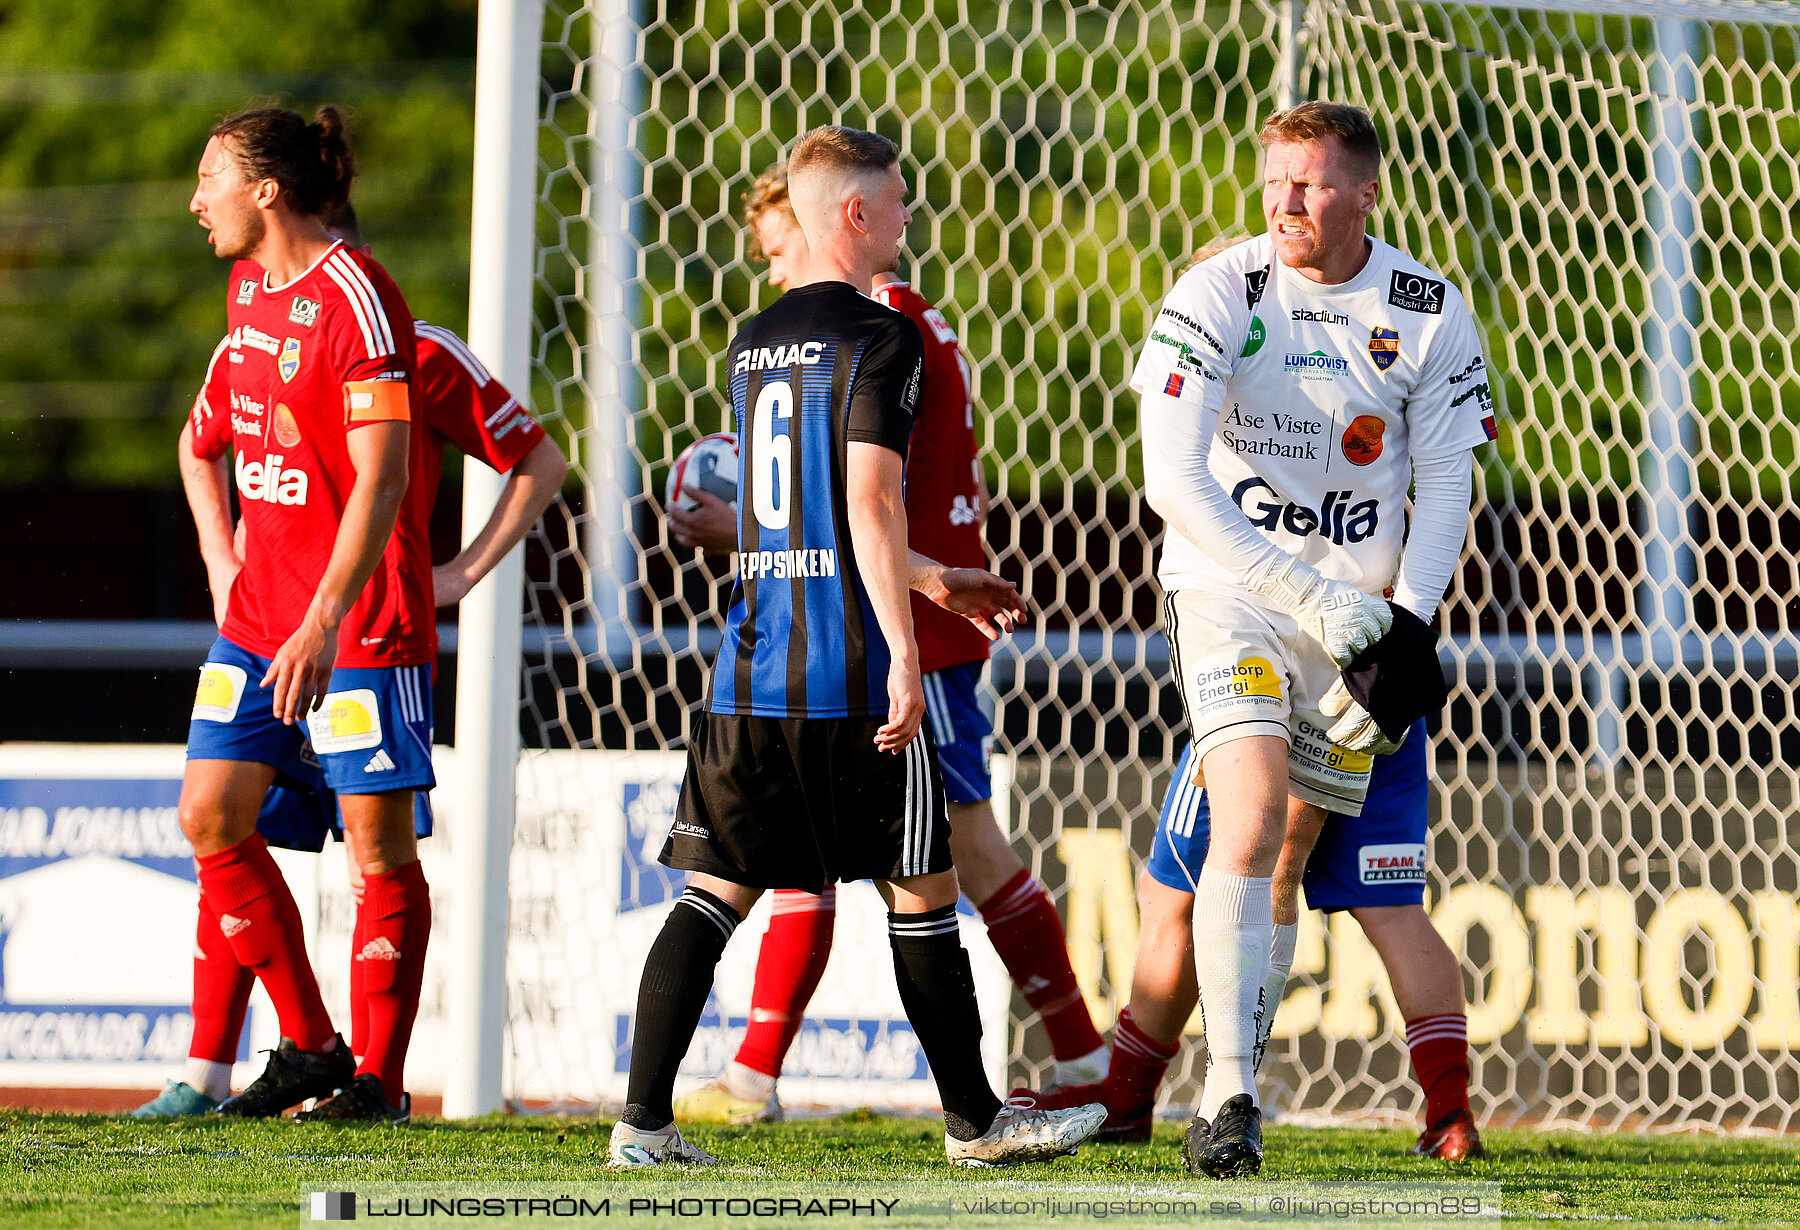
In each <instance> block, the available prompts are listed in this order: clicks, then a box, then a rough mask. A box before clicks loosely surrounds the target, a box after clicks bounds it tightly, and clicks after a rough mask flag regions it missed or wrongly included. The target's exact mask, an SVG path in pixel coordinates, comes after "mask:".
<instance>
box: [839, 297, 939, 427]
mask: <svg viewBox="0 0 1800 1230" xmlns="http://www.w3.org/2000/svg"><path fill="white" fill-rule="evenodd" d="M854 379H855V383H854V384H853V385H852V386H851V389H850V416H849V425H848V432H847V434H848V437H849V438H850V439H852V440H861V441H862V442H864V443H865V444H879V445H881V446H882V447H883V448H891V449H893V450H894V451H895V452H896V453H899V454H900V455H901V456H902V457H904V456H906V442H907V441H908V440H909V439H910V438H911V436H912V429H913V417H914V416H915V415H917V414H918V412H919V394H920V387H921V386H922V385H923V384H924V382H925V339H924V338H923V337H921V336H920V335H919V327H918V326H917V325H915V324H913V322H912V321H911V320H909V319H907V318H906V317H905V316H902V315H901V314H900V313H898V312H895V313H893V319H891V320H883V321H882V322H881V323H880V325H878V326H877V327H876V329H875V331H874V332H873V334H871V336H870V338H869V342H868V345H867V347H866V348H865V349H864V351H863V358H862V362H861V363H859V364H858V365H857V369H856V375H855V377H854Z"/></svg>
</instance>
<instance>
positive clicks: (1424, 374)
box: [1131, 102, 1495, 1178]
mask: <svg viewBox="0 0 1800 1230" xmlns="http://www.w3.org/2000/svg"><path fill="white" fill-rule="evenodd" d="M1257 135H1258V139H1259V141H1260V142H1261V143H1262V145H1263V148H1264V150H1265V151H1266V154H1265V169H1264V175H1263V197H1262V204H1263V218H1264V221H1265V222H1266V223H1267V234H1266V235H1262V236H1258V237H1257V238H1255V239H1253V240H1251V241H1249V242H1247V243H1243V244H1239V245H1237V246H1236V247H1233V248H1229V249H1227V250H1226V251H1224V252H1222V253H1220V254H1219V255H1217V256H1215V257H1213V258H1212V259H1210V260H1207V261H1205V262H1203V263H1201V264H1200V265H1198V266H1196V267H1195V268H1194V269H1192V270H1191V271H1189V272H1188V273H1187V274H1185V275H1184V276H1183V277H1182V278H1181V279H1180V280H1179V281H1178V282H1177V283H1176V284H1175V287H1174V289H1173V290H1171V291H1170V293H1169V296H1168V298H1167V299H1166V300H1165V301H1164V303H1163V305H1162V310H1161V312H1160V313H1159V314H1158V315H1157V317H1156V319H1155V321H1154V322H1153V324H1152V326H1151V332H1150V337H1149V339H1148V340H1147V341H1146V342H1145V344H1144V347H1143V352H1142V354H1141V355H1140V357H1139V360H1138V365H1137V368H1136V371H1135V372H1134V373H1133V375H1132V381H1131V385H1132V388H1134V389H1135V390H1136V391H1137V392H1138V394H1139V396H1140V398H1141V399H1142V439H1143V462H1144V481H1145V488H1146V496H1147V498H1148V500H1149V502H1150V504H1151V506H1152V507H1153V508H1155V509H1156V511H1157V512H1158V513H1159V514H1160V515H1161V516H1162V517H1163V519H1164V520H1165V521H1166V522H1167V525H1168V530H1167V533H1166V534H1165V536H1164V539H1163V547H1162V555H1161V559H1160V562H1159V566H1158V578H1159V579H1160V580H1161V582H1162V584H1163V588H1164V590H1165V591H1166V593H1167V597H1166V601H1165V619H1166V623H1167V631H1168V636H1169V643H1170V647H1171V651H1172V654H1173V657H1174V667H1175V671H1176V674H1177V676H1178V677H1179V680H1180V684H1181V689H1182V699H1183V702H1184V705H1185V707H1186V711H1187V717H1188V724H1189V727H1190V733H1191V735H1192V739H1193V745H1194V760H1195V762H1196V763H1197V764H1198V765H1199V771H1198V774H1197V776H1198V779H1199V780H1200V781H1201V782H1203V783H1204V785H1205V786H1206V788H1207V792H1208V795H1209V796H1210V798H1211V800H1212V809H1213V822H1212V823H1213V830H1212V843H1211V847H1210V849H1209V851H1208V853H1207V856H1206V862H1205V865H1204V866H1203V868H1202V869H1201V872H1200V876H1199V879H1198V883H1197V884H1196V886H1195V901H1194V951H1195V957H1196V961H1197V965H1198V975H1199V984H1200V1003H1201V1008H1202V1010H1203V1012H1204V1014H1205V1021H1206V1037H1207V1047H1208V1052H1209V1059H1208V1069H1207V1076H1206V1083H1205V1088H1204V1091H1203V1093H1202V1096H1201V1101H1200V1105H1199V1106H1198V1108H1197V1113H1196V1116H1195V1119H1194V1122H1193V1123H1191V1124H1190V1125H1189V1126H1188V1129H1187V1134H1186V1137H1185V1140H1184V1145H1183V1153H1184V1156H1185V1157H1186V1159H1187V1162H1188V1165H1189V1168H1190V1169H1191V1170H1192V1171H1193V1172H1194V1173H1195V1174H1205V1175H1211V1176H1214V1177H1219V1178H1225V1177H1232V1176H1238V1175H1249V1174H1255V1173H1256V1172H1257V1171H1258V1170H1259V1169H1260V1168H1261V1165H1262V1155H1263V1150H1262V1115H1261V1111H1260V1109H1259V1108H1258V1106H1257V1103H1256V1091H1255V1083H1254V1069H1255V1059H1256V1056H1255V1050H1256V1041H1257V1036H1258V1027H1259V1024H1260V1022H1261V1019H1262V1015H1263V1013H1264V1011H1265V1008H1266V1009H1267V1010H1268V1011H1273V1010H1274V1007H1275V1006H1276V1005H1277V1004H1279V1002H1280V999H1281V991H1282V986H1281V985H1278V984H1285V982H1286V977H1287V966H1288V964H1290V963H1291V960H1292V947H1293V937H1292V933H1291V929H1290V928H1283V929H1280V930H1278V929H1277V928H1276V926H1275V923H1274V916H1275V905H1274V902H1273V898H1272V888H1271V886H1272V884H1273V883H1274V880H1275V876H1276V870H1277V864H1278V862H1281V861H1283V860H1285V861H1287V862H1289V863H1292V862H1293V861H1294V860H1296V859H1297V860H1299V863H1300V864H1301V865H1303V864H1304V860H1305V855H1306V852H1307V850H1308V849H1309V848H1310V841H1311V838H1313V837H1316V835H1317V833H1318V830H1319V827H1320V825H1321V824H1322V823H1323V820H1324V817H1325V814H1326V813H1328V812H1330V813H1336V814H1337V815H1339V816H1345V817H1355V816H1357V815H1358V814H1359V813H1360V812H1361V809H1362V802H1363V797H1364V794H1365V792H1366V791H1367V789H1368V781H1369V769H1370V765H1371V757H1372V756H1373V755H1376V754H1380V753H1382V752H1386V751H1391V750H1393V749H1394V748H1395V747H1396V746H1397V744H1398V741H1399V740H1400V739H1403V738H1404V737H1405V730H1406V727H1407V725H1408V724H1410V722H1411V721H1412V720H1413V718H1415V717H1417V716H1419V713H1418V712H1414V713H1411V714H1410V715H1409V714H1407V713H1405V712H1399V713H1396V712H1393V711H1391V710H1390V709H1389V707H1388V702H1389V701H1391V700H1392V698H1393V697H1394V696H1395V693H1396V690H1398V691H1400V692H1404V691H1405V689H1406V679H1407V669H1406V667H1407V665H1408V664H1409V663H1411V662H1419V663H1423V662H1424V660H1425V658H1426V657H1428V656H1429V644H1430V641H1431V633H1430V632H1429V629H1428V627H1427V625H1429V623H1430V621H1431V620H1432V618H1433V617H1434V616H1435V614H1436V612H1437V608H1438V604H1439V603H1440V602H1441V601H1442V599H1443V595H1444V591H1445V589H1446V588H1447V587H1448V585H1449V583H1450V579H1451V576H1452V575H1453V573H1454V572H1455V569H1456V565H1457V561H1458V559H1459V558H1460V556H1461V554H1462V547H1463V540H1464V537H1465V535H1466V533H1467V528H1468V514H1469V504H1470V498H1471V492H1472V488H1473V469H1474V464H1473V450H1474V449H1475V448H1476V447H1478V446H1480V445H1482V444H1485V443H1487V442H1488V441H1490V440H1492V439H1493V438H1494V436H1495V426H1494V410H1493V401H1492V397H1491V394H1490V391H1489V385H1488V375H1487V370H1486V366H1485V363H1484V360H1483V357H1482V353H1481V342H1480V336H1479V333H1478V332H1477V330H1476V328H1475V322H1474V320H1473V318H1472V317H1471V316H1470V313H1469V308H1468V305H1467V304H1466V302H1465V301H1464V299H1463V296H1462V294H1461V293H1460V292H1459V291H1458V290H1457V289H1456V288H1455V287H1454V286H1452V285H1450V284H1449V282H1448V281H1447V280H1445V279H1444V278H1443V277H1441V276H1439V275H1438V274H1437V273H1435V272H1433V271H1432V270H1430V269H1428V268H1426V267H1425V266H1424V265H1421V264H1420V263H1419V262H1417V261H1415V260H1413V259H1411V258H1410V257H1408V256H1407V255H1405V254H1404V253H1402V252H1400V251H1399V250H1398V249H1396V248H1393V247H1391V246H1390V245H1388V244H1386V243H1383V242H1382V241H1381V240H1379V239H1376V238H1374V237H1372V236H1370V235H1369V234H1368V233H1367V223H1368V220H1369V217H1370V215H1371V214H1372V213H1373V212H1374V210H1375V207H1376V204H1377V203H1378V202H1379V200H1380V196H1381V187H1380V183H1379V179H1380V171H1381V144H1380V139H1379V137H1378V136H1377V135H1376V132H1375V127H1374V124H1373V123H1372V122H1371V120H1370V119H1369V116H1368V115H1367V114H1366V113H1364V112H1363V111H1361V110H1359V109H1357V108H1355V107H1350V106H1345V105H1342V104H1336V103H1324V102H1309V103H1303V104H1301V105H1300V106H1297V107H1294V108H1292V109H1290V110H1287V111H1282V112H1279V113H1277V114H1275V115H1273V116H1271V117H1270V118H1269V119H1268V120H1267V121H1266V122H1265V123H1264V124H1263V126H1262V129H1261V130H1260V131H1259V133H1258V134H1257ZM1409 485H1410V486H1412V488H1413V490H1414V494H1413V510H1412V518H1411V530H1410V532H1409V531H1408V528H1407V514H1406V501H1407V491H1408V487H1409ZM1387 595H1391V597H1392V603H1391V604H1390V603H1389V602H1388V601H1387V600H1385V596H1387ZM1409 653H1410V654H1411V655H1412V656H1411V657H1410V658H1409V657H1408V656H1407V655H1408V654H1409ZM1359 655H1360V656H1359ZM1376 659H1385V660H1386V661H1387V667H1388V668H1397V669H1387V668H1384V669H1385V670H1386V671H1387V673H1386V682H1385V683H1384V685H1383V687H1382V689H1381V690H1380V691H1379V693H1371V692H1368V691H1363V690H1359V691H1356V692H1352V691H1351V690H1349V689H1347V688H1346V687H1345V683H1344V681H1345V679H1346V678H1347V676H1343V675H1341V674H1340V672H1341V671H1342V670H1343V668H1345V667H1349V666H1351V664H1352V662H1353V660H1354V661H1355V662H1356V667H1355V670H1356V671H1357V672H1358V676H1357V677H1358V678H1365V677H1367V675H1366V672H1365V670H1364V668H1365V667H1368V666H1369V664H1370V663H1371V662H1372V661H1373V660H1376ZM1430 662H1431V665H1430V666H1429V668H1425V667H1423V666H1421V669H1429V670H1432V671H1435V670H1436V666H1435V658H1434V657H1431V658H1430ZM1370 669H1373V668H1372V667H1370ZM1433 690H1435V693H1436V696H1437V698H1438V700H1439V701H1440V702H1441V697H1442V679H1441V677H1439V678H1437V679H1436V680H1435V681H1434V682H1432V683H1431V685H1430V688H1422V689H1421V691H1433ZM1378 696H1379V697H1381V698H1386V699H1378ZM1358 697H1360V698H1361V700H1363V701H1366V702H1367V703H1368V705H1369V708H1365V707H1364V704H1362V703H1359V700H1358ZM1429 707H1430V706H1429V704H1425V703H1421V705H1420V706H1419V711H1420V712H1423V711H1424V710H1425V709H1427V708H1429ZM1371 708H1372V709H1374V710H1375V711H1374V712H1373V713H1372V712H1371V711H1370V709H1371ZM1400 708H1401V709H1402V710H1404V709H1405V708H1406V706H1405V705H1404V704H1402V705H1401V706H1400ZM1348 823H1354V820H1350V821H1348ZM1284 843H1285V849H1284ZM1297 879H1298V874H1297V871H1296V872H1295V874H1293V875H1291V876H1284V877H1283V880H1284V882H1292V881H1295V880H1297ZM1284 950H1285V951H1284ZM1272 952H1273V953H1274V956H1275V960H1274V962H1273V963H1272V962H1271V954H1272ZM1284 957H1285V958H1286V959H1285V960H1284V959H1283V958H1284Z"/></svg>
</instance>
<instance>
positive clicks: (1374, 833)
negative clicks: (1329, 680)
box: [1144, 721, 1431, 911]
mask: <svg viewBox="0 0 1800 1230" xmlns="http://www.w3.org/2000/svg"><path fill="white" fill-rule="evenodd" d="M1429 742H1430V740H1429V737H1428V736H1427V735H1426V733H1425V723H1424V722H1423V721H1420V722H1418V723H1417V724H1415V725H1414V726H1413V728H1412V732H1411V733H1410V735H1409V736H1408V737H1407V740H1406V742H1405V743H1404V744H1402V745H1401V747H1400V750H1399V751H1397V752H1394V753H1393V754H1392V755H1388V756H1377V757H1375V767H1374V769H1373V771H1372V772H1371V774H1370V776H1369V794H1368V798H1367V801H1365V802H1364V804H1363V812H1362V815H1361V816H1359V817H1355V818H1351V817H1348V816H1338V815H1331V816H1327V817H1326V819H1325V829H1324V831H1323V832H1322V833H1320V835H1319V844H1318V845H1317V846H1315V847H1313V852H1312V857H1311V858H1310V859H1309V860H1307V864H1306V875H1305V878H1304V879H1303V880H1302V881H1301V884H1302V886H1303V887H1304V888H1305V890H1306V904H1307V905H1308V906H1310V907H1312V908H1313V909H1315V910H1327V911H1329V910H1347V909H1350V908H1352V907H1356V906H1379V905H1423V904H1424V902H1425V830H1426V828H1427V827H1428V825H1429V823H1430V819H1431V816H1430V810H1431V809H1430V801H1431V783H1430V781H1429V779H1428V777H1427V774H1426V745H1427V744H1428V743H1429ZM1192 751H1193V748H1192V746H1191V745H1190V746H1188V747H1184V748H1182V749H1181V760H1180V762H1179V763H1178V764H1177V765H1176V766H1175V775H1174V776H1173V777H1171V778H1170V779H1169V792H1168V795H1167V796H1166V797H1165V798H1164V799H1163V807H1162V815H1161V816H1160V817H1158V819H1157V822H1156V844H1155V845H1154V846H1153V847H1152V848H1151V851H1150V861H1149V862H1148V863H1147V864H1145V868H1144V869H1145V870H1146V871H1148V872H1149V873H1150V875H1151V878H1152V879H1154V880H1155V881H1156V882H1157V883H1158V884H1163V885H1166V886H1168V887H1169V888H1173V889H1178V890H1180V891H1181V892H1184V893H1191V892H1193V891H1194V883H1195V881H1196V880H1198V879H1199V877H1200V865H1201V864H1202V863H1204V862H1205V861H1206V846H1207V841H1208V839H1209V838H1210V836H1211V831H1212V826H1211V823H1210V815H1209V812H1208V809H1207V804H1206V792H1205V791H1204V790H1202V789H1200V788H1199V787H1197V786H1196V785H1194V781H1193V765H1192V763H1191V762H1190V756H1191V753H1192Z"/></svg>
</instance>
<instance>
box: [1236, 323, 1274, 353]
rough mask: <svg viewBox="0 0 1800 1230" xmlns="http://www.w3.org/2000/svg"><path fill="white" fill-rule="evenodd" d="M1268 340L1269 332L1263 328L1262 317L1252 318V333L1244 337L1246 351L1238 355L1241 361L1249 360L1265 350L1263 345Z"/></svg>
mask: <svg viewBox="0 0 1800 1230" xmlns="http://www.w3.org/2000/svg"><path fill="white" fill-rule="evenodd" d="M1268 340H1269V331H1268V329H1267V328H1265V327H1264V326H1263V322H1262V317H1260V316H1252V317H1251V318H1250V332H1248V333H1246V334H1245V335H1244V349H1243V350H1242V351H1241V352H1240V353H1239V354H1238V357H1239V358H1240V359H1248V358H1249V357H1250V356H1251V355H1253V354H1255V353H1256V352H1257V351H1259V350H1261V349H1262V348H1263V343H1264V342H1266V341H1268Z"/></svg>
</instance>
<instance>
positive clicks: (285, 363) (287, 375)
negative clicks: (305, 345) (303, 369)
mask: <svg viewBox="0 0 1800 1230" xmlns="http://www.w3.org/2000/svg"><path fill="white" fill-rule="evenodd" d="M276 370H278V371H279V372H280V373H281V378H282V379H283V380H292V379H293V378H294V373H295V372H297V371H299V370H300V339H299V338H297V337H290V338H286V339H285V340H283V341H282V343H281V358H280V359H279V360H278V361H277V362H276Z"/></svg>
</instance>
